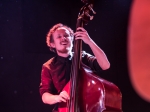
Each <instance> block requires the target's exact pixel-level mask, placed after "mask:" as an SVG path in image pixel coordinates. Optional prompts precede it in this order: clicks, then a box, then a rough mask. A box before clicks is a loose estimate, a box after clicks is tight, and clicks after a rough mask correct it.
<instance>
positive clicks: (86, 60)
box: [82, 51, 102, 72]
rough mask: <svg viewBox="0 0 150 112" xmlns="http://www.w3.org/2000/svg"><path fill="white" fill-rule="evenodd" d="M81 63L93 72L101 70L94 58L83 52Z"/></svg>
mask: <svg viewBox="0 0 150 112" xmlns="http://www.w3.org/2000/svg"><path fill="white" fill-rule="evenodd" d="M82 62H83V64H85V65H87V66H88V67H90V68H91V69H92V70H93V71H95V72H99V71H101V70H102V68H101V67H100V66H99V64H98V62H97V59H96V57H95V56H93V55H91V54H89V53H86V52H85V51H83V52H82Z"/></svg>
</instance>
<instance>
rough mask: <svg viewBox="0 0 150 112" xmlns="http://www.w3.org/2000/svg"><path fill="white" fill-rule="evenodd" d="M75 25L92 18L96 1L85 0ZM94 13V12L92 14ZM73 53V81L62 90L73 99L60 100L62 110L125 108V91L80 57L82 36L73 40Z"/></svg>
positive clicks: (90, 111) (92, 111)
mask: <svg viewBox="0 0 150 112" xmlns="http://www.w3.org/2000/svg"><path fill="white" fill-rule="evenodd" d="M82 2H83V3H84V6H83V7H82V8H81V9H80V12H79V15H78V18H77V24H76V28H78V27H83V25H86V24H87V23H88V21H89V20H92V19H93V15H94V14H96V12H95V11H94V10H93V3H92V2H91V1H90V2H89V1H87V0H82ZM91 14H92V16H91ZM73 50H74V56H73V58H72V67H71V74H70V81H69V82H68V83H67V84H66V86H65V87H64V89H63V91H66V92H67V93H68V94H69V95H70V100H69V101H67V102H61V103H59V108H58V111H59V112H122V107H121V106H122V104H121V102H122V95H121V92H120V90H119V88H118V87H117V86H116V85H114V84H113V83H111V82H109V81H107V80H105V79H102V78H100V77H99V76H97V75H96V74H95V73H94V72H93V71H92V70H91V69H90V68H89V67H87V66H86V65H84V64H83V63H82V60H81V50H82V40H81V39H78V40H75V41H74V48H73Z"/></svg>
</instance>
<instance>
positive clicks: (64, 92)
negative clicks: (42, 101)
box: [60, 91, 70, 100]
mask: <svg viewBox="0 0 150 112" xmlns="http://www.w3.org/2000/svg"><path fill="white" fill-rule="evenodd" d="M60 96H61V97H63V98H64V99H67V100H68V99H70V98H69V95H68V93H67V92H66V91H62V92H61V93H60Z"/></svg>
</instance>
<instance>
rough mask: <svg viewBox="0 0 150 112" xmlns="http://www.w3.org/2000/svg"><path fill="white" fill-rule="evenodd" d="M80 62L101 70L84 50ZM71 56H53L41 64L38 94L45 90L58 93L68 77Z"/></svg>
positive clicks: (94, 69) (92, 57)
mask: <svg viewBox="0 0 150 112" xmlns="http://www.w3.org/2000/svg"><path fill="white" fill-rule="evenodd" d="M82 63H83V64H85V65H86V66H88V67H90V68H91V69H92V70H93V71H99V70H102V69H101V68H100V66H99V64H98V62H97V60H96V58H95V56H92V55H90V54H88V53H86V52H82ZM71 64H72V56H71V55H70V56H68V57H66V58H65V57H61V56H58V55H57V56H55V57H53V58H51V59H50V60H48V61H47V62H46V63H44V64H43V66H42V72H41V83H40V89H39V90H40V94H41V95H42V94H43V93H45V92H49V93H51V94H59V93H60V92H61V90H62V89H63V88H64V86H65V85H66V84H67V82H68V81H69V79H70V72H71Z"/></svg>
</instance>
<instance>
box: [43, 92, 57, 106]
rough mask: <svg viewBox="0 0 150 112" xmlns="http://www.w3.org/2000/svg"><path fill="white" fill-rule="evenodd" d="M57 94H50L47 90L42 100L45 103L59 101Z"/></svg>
mask: <svg viewBox="0 0 150 112" xmlns="http://www.w3.org/2000/svg"><path fill="white" fill-rule="evenodd" d="M56 96H57V95H53V94H50V93H48V92H45V93H44V94H43V95H42V101H43V102H44V103H45V104H50V105H52V104H55V103H57V101H56Z"/></svg>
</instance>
